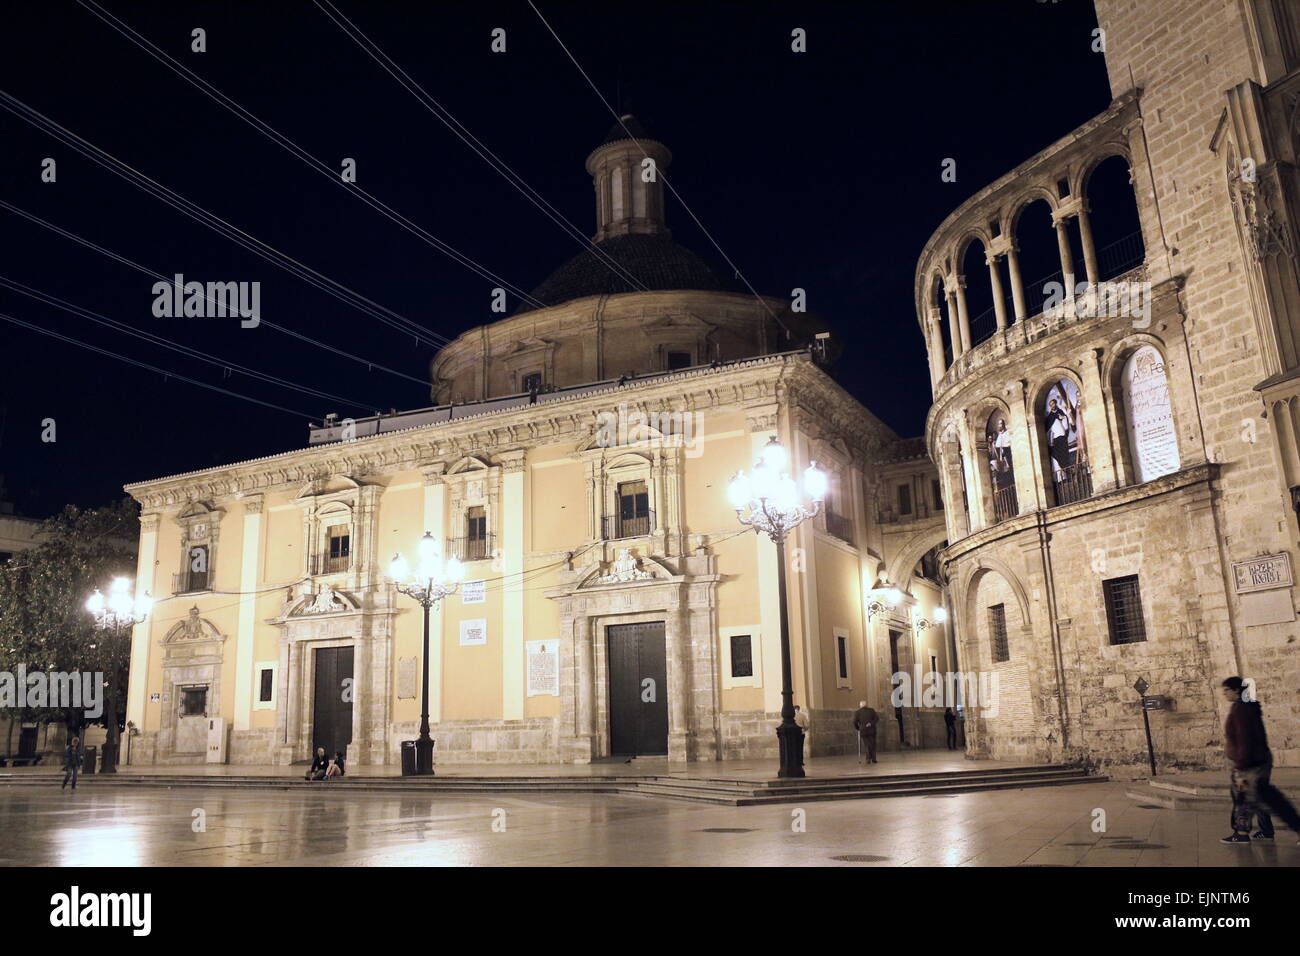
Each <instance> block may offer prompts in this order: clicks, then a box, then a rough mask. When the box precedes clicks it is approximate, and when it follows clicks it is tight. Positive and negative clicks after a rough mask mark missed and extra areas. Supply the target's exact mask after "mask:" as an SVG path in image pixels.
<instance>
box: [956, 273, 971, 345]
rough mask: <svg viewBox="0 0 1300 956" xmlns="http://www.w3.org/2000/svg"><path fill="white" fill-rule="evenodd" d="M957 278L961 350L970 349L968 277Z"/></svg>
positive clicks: (960, 276)
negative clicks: (967, 309) (967, 305)
mask: <svg viewBox="0 0 1300 956" xmlns="http://www.w3.org/2000/svg"><path fill="white" fill-rule="evenodd" d="M956 279H957V318H958V321H959V323H960V324H961V350H962V351H963V352H969V351H970V347H971V345H970V314H969V313H968V312H967V311H966V277H965V276H964V275H959V276H957V277H956Z"/></svg>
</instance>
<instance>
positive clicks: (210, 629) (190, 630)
mask: <svg viewBox="0 0 1300 956" xmlns="http://www.w3.org/2000/svg"><path fill="white" fill-rule="evenodd" d="M225 640H226V638H225V635H224V634H222V633H221V632H220V631H218V630H217V628H216V625H215V624H213V623H212V622H211V621H209V620H208V619H207V618H203V617H199V609H198V607H197V605H196V606H195V607H191V608H190V613H189V614H188V615H187V616H186V618H185V620H183V621H177V622H176V623H175V624H174V625H173V626H172V628H171V629H170V630H169V631H168V632H167V634H166V636H165V637H163V640H162V642H163V644H183V643H187V642H188V643H200V642H203V641H212V642H215V643H217V644H221V643H223V642H224V641H225Z"/></svg>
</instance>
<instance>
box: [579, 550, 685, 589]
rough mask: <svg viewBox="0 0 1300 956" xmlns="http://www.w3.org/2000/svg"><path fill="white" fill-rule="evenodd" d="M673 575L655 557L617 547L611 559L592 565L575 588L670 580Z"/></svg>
mask: <svg viewBox="0 0 1300 956" xmlns="http://www.w3.org/2000/svg"><path fill="white" fill-rule="evenodd" d="M674 577H675V575H674V574H673V572H672V571H670V570H669V569H668V568H667V567H665V566H664V565H663V564H661V563H660V562H659V560H658V559H656V558H651V557H645V556H642V555H638V554H636V553H635V552H634V551H633V550H632V549H631V548H619V550H618V553H617V554H616V556H615V557H614V560H612V561H606V562H602V563H601V564H597V565H593V566H592V568H591V570H590V571H589V572H588V573H587V575H586V576H585V577H583V578H582V580H581V581H579V582H578V584H577V589H579V590H581V589H583V588H593V587H608V586H609V585H618V584H639V583H642V582H648V581H671V580H673V578H674Z"/></svg>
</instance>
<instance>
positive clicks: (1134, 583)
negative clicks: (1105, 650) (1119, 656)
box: [1102, 574, 1147, 644]
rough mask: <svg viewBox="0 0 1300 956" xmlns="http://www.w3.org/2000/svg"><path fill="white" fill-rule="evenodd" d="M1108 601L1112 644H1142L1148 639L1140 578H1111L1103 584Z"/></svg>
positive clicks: (1107, 609) (1108, 623) (1108, 621)
mask: <svg viewBox="0 0 1300 956" xmlns="http://www.w3.org/2000/svg"><path fill="white" fill-rule="evenodd" d="M1102 591H1103V594H1104V597H1105V599H1106V624H1107V625H1108V627H1109V629H1110V642H1111V643H1112V644H1141V643H1143V642H1144V641H1146V639H1147V631H1146V625H1145V623H1144V622H1143V620H1142V591H1141V589H1140V588H1139V587H1138V576H1137V575H1136V574H1130V575H1128V576H1127V577H1122V578H1111V579H1110V580H1109V581H1103V582H1102Z"/></svg>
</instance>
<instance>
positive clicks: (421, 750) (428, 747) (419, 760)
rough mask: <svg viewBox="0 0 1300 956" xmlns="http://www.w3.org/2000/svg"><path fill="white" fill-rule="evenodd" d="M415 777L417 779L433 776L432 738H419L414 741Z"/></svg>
mask: <svg viewBox="0 0 1300 956" xmlns="http://www.w3.org/2000/svg"><path fill="white" fill-rule="evenodd" d="M415 775H416V776H417V777H432V776H433V775H434V773H433V738H432V737H420V738H418V739H417V740H416V741H415Z"/></svg>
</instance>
